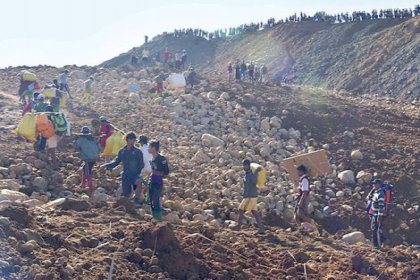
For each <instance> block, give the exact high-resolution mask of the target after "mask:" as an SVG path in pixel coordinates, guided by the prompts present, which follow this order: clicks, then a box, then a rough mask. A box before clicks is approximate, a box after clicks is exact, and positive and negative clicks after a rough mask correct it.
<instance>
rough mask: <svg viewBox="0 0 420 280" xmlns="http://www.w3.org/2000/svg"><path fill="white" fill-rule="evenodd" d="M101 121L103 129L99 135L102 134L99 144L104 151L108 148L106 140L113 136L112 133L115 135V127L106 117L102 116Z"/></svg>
mask: <svg viewBox="0 0 420 280" xmlns="http://www.w3.org/2000/svg"><path fill="white" fill-rule="evenodd" d="M99 121H100V122H101V128H100V130H99V134H100V140H99V144H100V145H101V148H102V149H103V148H105V146H106V140H107V139H108V138H109V137H110V136H111V135H112V133H114V127H113V126H112V124H111V123H110V122H109V121H108V119H107V117H105V116H100V117H99Z"/></svg>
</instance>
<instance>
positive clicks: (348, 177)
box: [337, 170, 356, 184]
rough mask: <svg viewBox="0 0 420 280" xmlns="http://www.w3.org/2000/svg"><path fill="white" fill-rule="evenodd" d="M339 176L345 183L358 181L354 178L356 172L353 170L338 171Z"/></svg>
mask: <svg viewBox="0 0 420 280" xmlns="http://www.w3.org/2000/svg"><path fill="white" fill-rule="evenodd" d="M337 177H338V179H340V181H341V182H343V183H344V184H354V183H356V181H355V179H354V173H353V171H351V170H344V171H342V172H340V173H338V176H337Z"/></svg>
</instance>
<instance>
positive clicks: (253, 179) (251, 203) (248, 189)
mask: <svg viewBox="0 0 420 280" xmlns="http://www.w3.org/2000/svg"><path fill="white" fill-rule="evenodd" d="M242 166H243V169H244V171H245V176H244V179H243V185H244V192H243V199H242V202H241V204H240V205H239V217H238V225H237V227H235V228H234V229H235V230H240V229H241V227H242V222H243V220H244V216H245V212H251V213H252V215H254V217H255V220H256V221H257V225H258V231H257V233H258V234H263V233H264V231H265V230H264V226H263V223H262V218H261V216H260V214H259V213H258V209H257V197H258V188H257V178H258V173H259V172H260V171H261V168H258V169H256V170H255V173H254V172H252V170H251V161H250V160H249V159H245V160H244V161H243V162H242Z"/></svg>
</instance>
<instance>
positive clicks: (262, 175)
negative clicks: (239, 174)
mask: <svg viewBox="0 0 420 280" xmlns="http://www.w3.org/2000/svg"><path fill="white" fill-rule="evenodd" d="M258 168H260V171H259V172H258V178H257V187H258V188H260V189H261V188H263V187H264V185H265V182H266V175H267V171H266V170H265V169H264V167H262V166H261V165H259V164H258V163H254V162H253V163H251V171H252V173H255V171H256V170H257V169H258Z"/></svg>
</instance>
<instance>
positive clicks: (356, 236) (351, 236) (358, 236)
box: [341, 231, 366, 244]
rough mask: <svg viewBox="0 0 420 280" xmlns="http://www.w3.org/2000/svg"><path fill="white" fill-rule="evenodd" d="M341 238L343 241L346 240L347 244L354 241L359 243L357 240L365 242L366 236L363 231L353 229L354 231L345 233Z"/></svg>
mask: <svg viewBox="0 0 420 280" xmlns="http://www.w3.org/2000/svg"><path fill="white" fill-rule="evenodd" d="M341 240H343V241H344V242H347V243H349V244H356V243H359V242H362V243H364V242H366V237H365V235H364V234H363V232H360V231H354V232H351V233H348V234H345V235H344V236H343V237H342V238H341Z"/></svg>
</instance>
